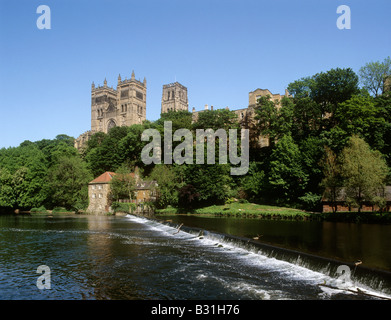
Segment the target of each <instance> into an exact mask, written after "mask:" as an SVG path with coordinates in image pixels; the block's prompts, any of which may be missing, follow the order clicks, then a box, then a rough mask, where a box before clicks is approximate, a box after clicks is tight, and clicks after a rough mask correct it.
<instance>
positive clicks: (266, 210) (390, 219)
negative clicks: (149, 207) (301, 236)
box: [155, 202, 391, 224]
mask: <svg viewBox="0 0 391 320" xmlns="http://www.w3.org/2000/svg"><path fill="white" fill-rule="evenodd" d="M177 214H195V215H202V216H221V217H236V218H250V219H253V218H257V219H277V220H280V219H281V220H318V221H334V222H350V223H360V222H361V223H379V224H390V223H391V213H389V212H336V213H335V212H307V211H303V210H299V209H293V208H286V207H277V206H269V205H260V204H255V203H239V202H234V203H230V204H224V205H213V206H208V207H204V208H198V209H192V210H189V209H183V208H175V207H171V206H169V207H167V208H165V209H158V210H156V211H155V215H156V216H163V215H177Z"/></svg>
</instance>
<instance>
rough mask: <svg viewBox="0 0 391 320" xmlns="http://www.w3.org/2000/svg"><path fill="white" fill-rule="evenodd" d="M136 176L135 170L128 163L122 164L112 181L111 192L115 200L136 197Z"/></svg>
mask: <svg viewBox="0 0 391 320" xmlns="http://www.w3.org/2000/svg"><path fill="white" fill-rule="evenodd" d="M135 187H136V178H135V176H134V173H133V170H132V169H131V167H129V166H128V165H126V164H122V165H121V166H120V167H119V168H118V170H117V171H116V172H115V175H114V177H113V179H111V181H110V192H111V197H112V199H113V200H116V201H118V200H119V199H129V200H132V199H133V198H134V191H135Z"/></svg>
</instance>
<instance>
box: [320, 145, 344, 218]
mask: <svg viewBox="0 0 391 320" xmlns="http://www.w3.org/2000/svg"><path fill="white" fill-rule="evenodd" d="M324 148H325V154H324V158H323V159H322V161H321V166H322V169H323V175H324V178H323V180H322V182H321V186H322V187H323V188H324V189H325V193H324V195H325V197H326V198H327V199H329V200H330V201H331V203H332V208H333V212H336V211H337V200H338V198H339V196H340V192H341V190H342V184H343V181H342V177H341V166H340V163H339V161H338V158H337V155H336V154H335V153H334V152H333V150H331V149H330V148H329V147H327V146H325V147H324Z"/></svg>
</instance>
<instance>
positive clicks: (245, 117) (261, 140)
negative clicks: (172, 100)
mask: <svg viewBox="0 0 391 320" xmlns="http://www.w3.org/2000/svg"><path fill="white" fill-rule="evenodd" d="M267 96H270V98H271V99H272V100H273V101H274V102H275V103H276V105H277V108H279V107H281V100H282V98H283V97H289V96H290V95H289V93H288V90H285V94H284V95H281V94H278V93H277V94H273V93H271V92H270V91H269V90H268V89H256V90H254V91H251V92H249V94H248V106H247V107H246V108H241V109H234V110H232V111H233V112H234V113H235V114H236V115H237V116H238V121H239V124H240V126H241V127H242V128H247V129H248V128H251V126H252V125H254V122H255V107H256V105H257V101H258V99H260V98H261V97H267ZM226 109H228V110H229V108H228V107H226ZM205 110H209V106H208V105H207V104H206V105H205V107H204V110H199V111H196V110H195V108H194V107H193V110H192V121H193V122H195V121H197V120H198V115H199V114H200V113H201V112H204V111H205ZM210 110H213V106H211V108H210ZM255 141H256V143H258V145H259V146H260V147H265V146H268V145H269V139H268V137H265V136H260V137H256V138H255Z"/></svg>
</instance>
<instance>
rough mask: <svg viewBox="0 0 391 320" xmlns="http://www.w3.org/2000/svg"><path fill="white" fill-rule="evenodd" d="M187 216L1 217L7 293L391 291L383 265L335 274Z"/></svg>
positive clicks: (0, 278)
mask: <svg viewBox="0 0 391 320" xmlns="http://www.w3.org/2000/svg"><path fill="white" fill-rule="evenodd" d="M185 219H186V218H185ZM171 220H172V219H171ZM212 221H214V222H212ZM216 221H220V222H219V223H218V222H216ZM221 222H222V220H218V219H214V220H208V225H210V226H211V228H212V229H213V228H216V227H215V226H213V225H214V224H215V225H219V224H220V225H221V224H222V223H221ZM182 223H184V222H182ZM250 223H254V221H252V222H250ZM188 224H189V226H187V225H185V224H184V225H183V226H182V227H181V228H179V227H178V223H176V222H174V221H173V222H170V223H166V224H165V223H160V222H159V221H155V220H150V219H146V218H142V217H135V216H131V215H128V216H124V217H116V216H78V215H69V216H58V217H49V216H0V268H1V269H0V299H1V300H5V299H7V300H25V299H33V300H34V299H37V300H38V299H39V300H42V299H43V300H46V299H54V300H79V299H85V300H117V299H121V300H123V299H126V300H155V299H163V300H166V299H171V300H187V299H192V300H194V299H203V300H205V299H206V300H208V299H213V300H218V299H221V300H239V299H241V300H279V299H294V300H298V299H302V300H329V299H332V300H334V299H335V300H341V299H343V300H345V299H349V300H352V299H356V300H357V299H360V300H361V299H380V298H379V297H381V298H390V297H391V292H390V287H389V282H387V281H381V276H382V274H380V275H379V274H376V279H377V280H376V281H375V282H373V281H372V282H369V285H368V284H366V283H364V282H361V281H358V280H360V279H355V278H354V277H353V272H355V271H356V270H353V269H351V271H352V274H351V275H352V277H351V278H348V277H342V274H340V275H335V274H332V272H330V270H331V269H332V265H333V262H329V261H327V260H325V261H321V262H320V263H321V264H322V268H319V264H318V267H317V268H312V267H311V264H307V265H306V264H305V263H303V261H306V257H305V256H301V255H300V254H296V253H295V252H290V254H291V255H292V254H293V255H294V254H296V257H295V258H294V259H293V260H292V257H291V258H288V259H285V257H288V255H287V254H285V253H284V254H285V256H284V254H282V253H279V255H276V253H277V252H278V251H279V250H277V249H276V250H274V249H273V247H270V248H269V249H267V247H259V246H257V243H256V242H255V241H254V240H251V238H250V237H249V238H244V237H240V238H239V237H238V238H235V237H231V236H228V235H227V234H221V233H217V232H216V233H214V232H208V231H207V230H204V231H202V230H203V229H202V230H201V229H199V227H200V226H198V227H197V228H193V227H191V226H190V224H191V223H188ZM193 224H194V223H193ZM236 224H237V225H238V223H237V222H236ZM220 231H221V230H220ZM226 231H227V230H226ZM266 231H267V230H266V229H265V230H261V229H256V230H250V231H249V233H248V234H241V236H246V235H247V236H250V235H252V234H256V233H255V232H257V233H259V232H262V233H263V234H264V235H265V236H266V234H267V232H266ZM297 232H298V231H297ZM313 232H314V233H316V232H317V231H316V230H314V231H313ZM259 235H261V234H259ZM333 235H334V234H333V233H331V234H330V237H331V236H333ZM246 239H247V240H246ZM387 263H388V262H387ZM387 263H386V264H385V265H387ZM40 266H45V268H47V269H48V270H49V271H50V273H49V272H48V271H46V272H45V274H46V275H48V276H50V277H49V278H48V279H46V280H45V282H44V283H46V282H47V281H48V283H49V284H50V289H42V288H41V289H40V288H39V286H38V284H39V279H40V277H41V276H42V271H41V272H40V273H37V268H38V267H40ZM359 268H360V266H359V267H358V268H357V273H356V274H358V271H359ZM345 275H346V274H345ZM379 278H380V281H378V280H379ZM371 283H375V285H374V286H372V287H371ZM41 285H42V281H41Z"/></svg>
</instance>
